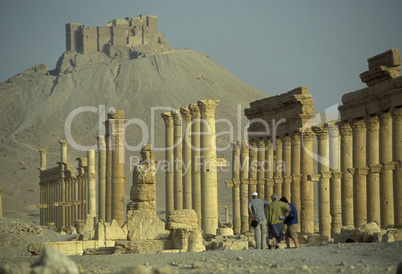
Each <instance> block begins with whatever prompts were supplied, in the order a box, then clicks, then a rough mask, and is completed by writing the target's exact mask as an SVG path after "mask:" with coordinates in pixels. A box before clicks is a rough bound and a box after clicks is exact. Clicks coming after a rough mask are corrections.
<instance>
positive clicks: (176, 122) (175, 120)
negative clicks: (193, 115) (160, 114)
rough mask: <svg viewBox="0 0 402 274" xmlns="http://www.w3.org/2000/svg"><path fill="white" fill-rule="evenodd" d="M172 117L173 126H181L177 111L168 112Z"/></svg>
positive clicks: (179, 115)
mask: <svg viewBox="0 0 402 274" xmlns="http://www.w3.org/2000/svg"><path fill="white" fill-rule="evenodd" d="M170 113H171V114H172V117H173V125H175V126H181V114H180V111H179V110H172V111H171V112H170Z"/></svg>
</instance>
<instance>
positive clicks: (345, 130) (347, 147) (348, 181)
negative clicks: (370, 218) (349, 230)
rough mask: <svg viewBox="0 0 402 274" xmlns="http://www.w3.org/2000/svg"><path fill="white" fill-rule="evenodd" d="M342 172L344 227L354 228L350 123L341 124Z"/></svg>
mask: <svg viewBox="0 0 402 274" xmlns="http://www.w3.org/2000/svg"><path fill="white" fill-rule="evenodd" d="M339 131H340V134H341V170H342V172H343V173H342V181H341V189H342V225H343V226H352V227H353V226H354V222H353V175H352V174H351V173H350V172H348V169H349V168H352V167H353V157H352V156H353V146H352V144H353V141H352V140H353V134H352V128H351V126H350V124H349V123H341V125H340V127H339Z"/></svg>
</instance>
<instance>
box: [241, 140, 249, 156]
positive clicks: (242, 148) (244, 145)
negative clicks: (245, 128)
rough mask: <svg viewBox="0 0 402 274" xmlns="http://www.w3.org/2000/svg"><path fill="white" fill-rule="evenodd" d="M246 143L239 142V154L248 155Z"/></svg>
mask: <svg viewBox="0 0 402 274" xmlns="http://www.w3.org/2000/svg"><path fill="white" fill-rule="evenodd" d="M248 150H249V149H248V142H247V141H241V142H240V152H241V153H242V154H243V153H247V154H248Z"/></svg>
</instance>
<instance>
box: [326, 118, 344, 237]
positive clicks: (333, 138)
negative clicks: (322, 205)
mask: <svg viewBox="0 0 402 274" xmlns="http://www.w3.org/2000/svg"><path fill="white" fill-rule="evenodd" d="M326 126H327V130H328V138H329V169H330V171H332V177H331V179H330V186H329V193H330V214H331V216H332V222H331V236H332V237H334V235H335V233H340V232H341V228H342V203H341V199H342V198H341V197H342V196H341V179H342V173H341V172H340V157H339V154H340V153H339V149H340V146H339V129H338V124H337V123H326Z"/></svg>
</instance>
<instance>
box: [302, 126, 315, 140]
mask: <svg viewBox="0 0 402 274" xmlns="http://www.w3.org/2000/svg"><path fill="white" fill-rule="evenodd" d="M314 136H315V134H314V132H313V130H311V129H310V128H307V129H305V130H303V131H302V132H301V138H303V142H306V141H312V140H313V138H314Z"/></svg>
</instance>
